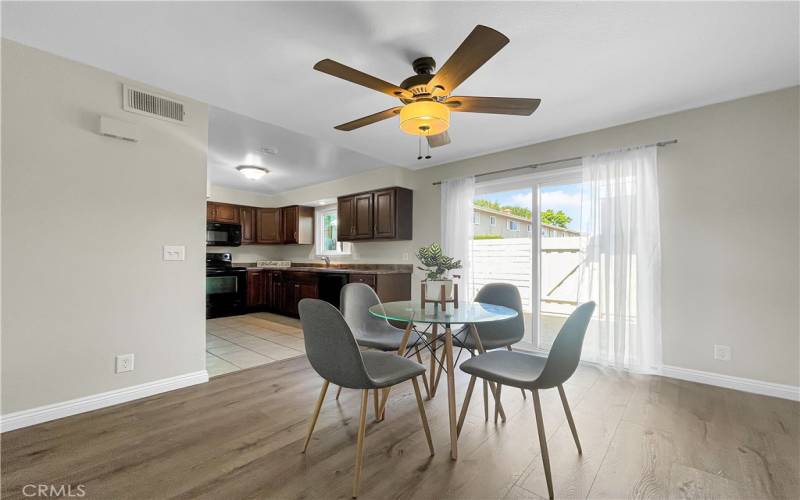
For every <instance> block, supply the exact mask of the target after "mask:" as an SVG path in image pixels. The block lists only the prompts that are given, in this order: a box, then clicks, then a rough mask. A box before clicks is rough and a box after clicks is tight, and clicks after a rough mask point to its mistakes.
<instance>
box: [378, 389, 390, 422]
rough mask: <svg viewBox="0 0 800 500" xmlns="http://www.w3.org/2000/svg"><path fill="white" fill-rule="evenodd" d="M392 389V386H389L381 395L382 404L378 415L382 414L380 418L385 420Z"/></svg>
mask: <svg viewBox="0 0 800 500" xmlns="http://www.w3.org/2000/svg"><path fill="white" fill-rule="evenodd" d="M390 390H392V388H391V387H387V388H386V389H384V390H383V396H382V397H381V404H380V406H379V407H378V415H380V419H379V420H383V419H384V418H386V402H387V401H389V391H390Z"/></svg>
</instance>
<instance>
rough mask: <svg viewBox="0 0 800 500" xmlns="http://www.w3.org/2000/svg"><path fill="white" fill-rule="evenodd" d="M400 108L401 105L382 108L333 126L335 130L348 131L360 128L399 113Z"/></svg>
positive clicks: (401, 107)
mask: <svg viewBox="0 0 800 500" xmlns="http://www.w3.org/2000/svg"><path fill="white" fill-rule="evenodd" d="M401 109H403V106H396V107H394V108H389V109H384V110H383V111H379V112H377V113H375V114H372V115H368V116H364V117H362V118H359V119H357V120H353V121H351V122H347V123H342V124H341V125H337V126H335V127H333V128H335V129H336V130H343V131H345V132H350V131H351V130H355V129H357V128H361V127H363V126H365V125H372V124H373V123H375V122H379V121H381V120H385V119H387V118H391V117H393V116H396V115H397V114H398V113H400V110H401Z"/></svg>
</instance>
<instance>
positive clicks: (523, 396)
mask: <svg viewBox="0 0 800 500" xmlns="http://www.w3.org/2000/svg"><path fill="white" fill-rule="evenodd" d="M506 347H508V351H509V352H511V346H510V345H509V346H506ZM520 391H521V392H522V399H528V396H526V395H525V389H522V388H520Z"/></svg>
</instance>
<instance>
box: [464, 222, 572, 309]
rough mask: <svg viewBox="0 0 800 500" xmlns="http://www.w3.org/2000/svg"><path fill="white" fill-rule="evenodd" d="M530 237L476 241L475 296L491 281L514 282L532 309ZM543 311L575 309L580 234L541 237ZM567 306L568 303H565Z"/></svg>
mask: <svg viewBox="0 0 800 500" xmlns="http://www.w3.org/2000/svg"><path fill="white" fill-rule="evenodd" d="M531 243H532V242H531V239H530V238H507V239H497V240H473V241H472V282H473V290H472V296H474V294H475V293H476V292H477V291H478V290H479V289H480V288H481V287H482V286H483V285H485V284H487V283H497V282H502V283H511V284H512V285H515V286H516V287H517V288H518V289H519V293H520V295H521V296H522V308H523V310H524V311H526V312H530V311H531V286H532V283H531V282H532V274H533V265H532V255H531V253H532V244H531ZM541 244H542V253H541V264H540V272H541V280H542V298H543V305H542V312H562V311H571V310H572V306H574V305H575V304H576V299H577V295H578V266H579V265H580V263H581V261H582V259H583V256H582V254H581V252H580V250H579V249H580V238H579V237H574V238H548V237H544V238H542V239H541ZM565 306H566V307H565Z"/></svg>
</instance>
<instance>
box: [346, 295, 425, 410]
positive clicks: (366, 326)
mask: <svg viewBox="0 0 800 500" xmlns="http://www.w3.org/2000/svg"><path fill="white" fill-rule="evenodd" d="M380 303H381V300H380V299H379V298H378V294H377V293H375V290H373V289H372V287H370V286H369V285H366V284H364V283H350V284H347V285H345V286H343V287H342V291H341V293H340V295H339V304H340V305H339V307H340V308H341V311H342V316H344V320H345V321H347V325H348V326H349V327H350V330H351V331H352V332H353V336H354V337H355V338H356V342H357V343H358V345H360V346H361V347H367V348H370V349H377V350H379V351H384V352H388V351H397V350H399V349H400V342H401V340H402V338H403V333H404V332H403V330H401V329H399V328H395V327H394V326H392V325H391V324H389V322H388V321H387V320H385V319H381V318H377V317H375V316H373V315H372V314H370V313H369V308H370V307H372V306H374V305H377V304H380ZM421 342H422V338H421V337H420V336H419V334H417V333H416V332H412V333H411V336H410V337H409V339H408V343H407V347H408V348H409V349H411V348H414V350H415V354H416V357H417V361H419V362H420V363H422V356H421V355H420V352H419V347H420V343H421ZM422 381H423V384H424V386H425V393H426V394H427V395H428V396H430V391H429V389H428V380H427V379H426V378H425V377H422ZM341 391H342V388H341V386H340V387H339V389H338V390H337V391H336V399H339V394H340V392H341ZM377 400H378V399H377V394H376V398H375V401H376V403H375V404H376V408H377V405H378V403H377ZM376 412H377V410H376ZM375 418H376V419H379V418H380V417H379V416H378V415H376V416H375Z"/></svg>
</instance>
